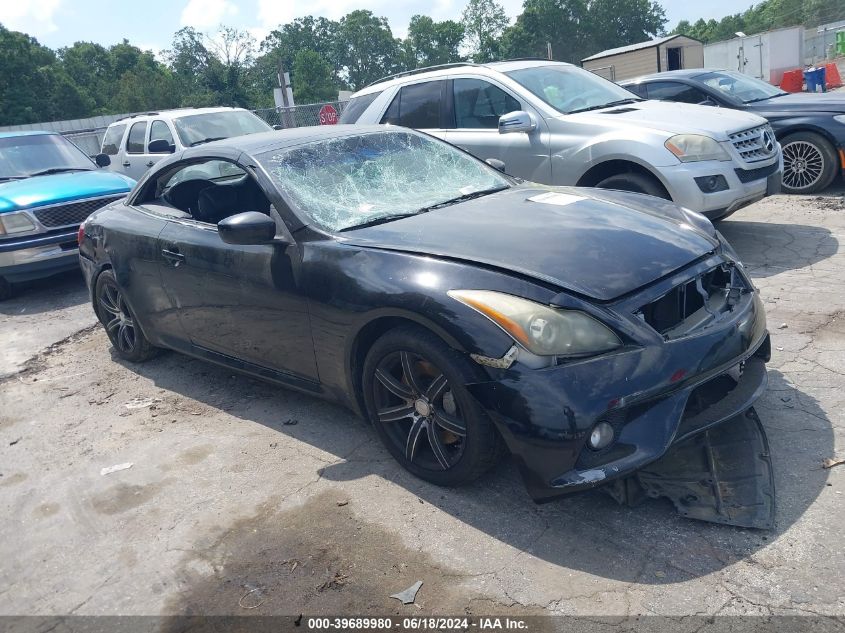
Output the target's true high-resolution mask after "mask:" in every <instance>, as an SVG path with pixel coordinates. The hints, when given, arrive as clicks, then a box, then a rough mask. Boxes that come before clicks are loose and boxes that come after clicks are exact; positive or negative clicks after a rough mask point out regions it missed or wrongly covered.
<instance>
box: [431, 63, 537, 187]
mask: <svg viewBox="0 0 845 633" xmlns="http://www.w3.org/2000/svg"><path fill="white" fill-rule="evenodd" d="M517 110H522V111H527V112H530V113H531V114H533V115H534V120H535V122H536V123H537V127H536V128H535V129H534V130H533V131H531V132H528V133H525V132H517V133H512V134H500V133H499V117H500V116H502V115H503V114H508V113H509V112H515V111H517ZM447 117H448V119H449V123H448V129H447V130H446V136H445V138H446V140H447V141H448V142H450V143H452V144H453V145H457V146H458V147H461V148H463V149H465V150H467V151H468V152H470V153H471V154H473V155H475V156H477V157H478V158H480V159H482V160H487V159H489V158H495V159H497V160H501V161H502V162H504V163H505V171H506V172H507V173H508V174H511V175H512V176H519V177H520V178H525V179H527V180H530V181H532V182H550V181H551V174H552V168H551V161H550V158H549V157H550V147H549V141H548V134H547V133H546V123H545V121H544V120H543V118H542V117H541V116H539V114H538V113H536V112H535V111H534V110H533V108H531V107H530V106H529V105H528V104H525V103H523V102H521V101H520V100H519V99H518V98H517V97H515V96H514V95H513V94H512V93H511V92H510V91H508V90H506V89H505V88H504V87H502V86H500V85H497V84H495V83H493V82H491V81H488V80H487V79H481V78H476V77H459V78H456V79H454V80H451V81H449V86H448V97H447Z"/></svg>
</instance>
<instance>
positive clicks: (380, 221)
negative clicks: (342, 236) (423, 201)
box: [340, 211, 420, 233]
mask: <svg viewBox="0 0 845 633" xmlns="http://www.w3.org/2000/svg"><path fill="white" fill-rule="evenodd" d="M419 213H420V212H419V211H414V212H413V213H396V214H395V215H382V216H380V217H377V218H373V219H372V220H367V221H366V222H362V223H361V224H353V225H352V226H345V227H343V228H342V229H340V232H341V233H343V232H344V231H354V230H355V229H365V228H367V227H368V226H377V225H379V224H386V223H387V222H393V220H401V219H402V218H409V217H411V216H412V215H418V214H419Z"/></svg>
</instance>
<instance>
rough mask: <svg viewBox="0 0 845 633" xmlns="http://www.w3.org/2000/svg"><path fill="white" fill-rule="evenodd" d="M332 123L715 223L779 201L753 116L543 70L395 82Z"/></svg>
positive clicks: (443, 74) (497, 69) (776, 160)
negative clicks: (420, 137) (444, 148)
mask: <svg viewBox="0 0 845 633" xmlns="http://www.w3.org/2000/svg"><path fill="white" fill-rule="evenodd" d="M340 123H360V124H371V123H386V124H396V125H402V126H405V127H412V128H416V129H419V130H423V131H425V132H428V133H429V134H432V135H434V136H437V137H439V138H441V139H444V140H446V141H448V142H449V143H452V144H454V145H457V146H459V147H462V148H464V149H465V150H467V151H469V152H471V153H472V154H475V155H476V156H478V157H479V158H481V159H483V160H488V161H490V160H491V159H495V161H501V162H503V163H504V164H505V170H506V171H507V172H508V173H509V174H511V175H514V176H519V177H522V178H525V179H527V180H531V181H533V182H539V183H545V184H553V185H578V186H586V187H603V188H608V189H622V190H626V191H635V192H639V193H647V194H651V195H655V196H660V197H663V198H668V199H671V200H673V201H674V202H675V203H677V204H679V205H682V206H684V207H687V208H689V209H693V210H694V211H698V212H700V213H703V214H704V215H706V216H708V217H709V218H711V219H718V218H722V217H726V216H727V215H729V214H730V213H733V212H734V211H736V210H737V209H739V208H741V207H743V206H745V205H748V204H751V203H752V202H755V201H757V200H759V199H760V198H762V197H764V196H766V195H768V194H771V193H777V192H778V191H779V190H780V179H781V175H782V172H783V157H782V155H781V150H780V145H778V143H777V141H776V140H775V137H774V134H773V133H772V130H771V127H770V126H769V124H768V123H767V122H766V120H765V119H762V118H760V117H759V116H756V115H753V114H748V113H744V112H737V111H735V110H728V109H726V108H711V107H707V106H697V105H689V104H684V103H667V102H661V101H644V100H642V99H641V98H640V97H638V96H637V95H635V94H633V93H631V92H628V91H627V90H625V89H624V88H621V87H620V86H617V85H616V84H614V83H611V82H609V81H607V80H605V79H603V78H601V77H599V76H597V75H594V74H593V73H591V72H588V71H586V70H583V69H581V68H578V67H576V66H572V65H571V64H564V63H560V62H550V61H545V60H528V61H526V60H520V61H509V62H496V63H491V64H470V63H462V64H448V65H445V66H440V67H432V68H429V69H421V70H417V71H411V72H408V73H400V74H399V75H394V76H392V77H388V78H386V79H382V80H380V81H377V82H376V83H374V84H372V85H370V86H367V87H366V88H364V89H363V90H360V91H358V92H357V93H355V94H354V95H352V99H351V100H350V102H349V104H348V105H347V106H346V108H345V109H344V111H343V115H342V116H341V117H340ZM495 161H494V162H495ZM497 164H498V163H497Z"/></svg>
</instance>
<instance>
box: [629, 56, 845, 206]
mask: <svg viewBox="0 0 845 633" xmlns="http://www.w3.org/2000/svg"><path fill="white" fill-rule="evenodd" d="M621 85H622V86H624V87H625V88H627V89H628V90H630V91H631V92H635V93H637V94H638V95H639V96H641V97H643V98H645V99H660V100H662V101H680V102H683V103H698V104H703V105H709V106H718V107H723V108H731V109H733V110H741V111H744V112H751V113H753V114H757V115H760V116H762V117H764V118H766V119H768V121H769V123H770V124H771V126H772V129H773V130H774V133H775V136H776V137H777V139H778V141H780V144H781V146H782V147H783V189H784V191H786V192H787V193H804V194H808V193H816V192H818V191H821V190H822V189H825V188H827V187H828V186H829V185H830V184H831V183H832V182H833V181H834V180H835V179H836V177H837V176H839V175H841V174H843V173H845V94H842V93H836V92H828V93H822V94H810V93H797V94H790V93H788V92H784V91H783V90H781V89H780V88H778V87H776V86H772V85H771V84H769V83H766V82H765V81H762V80H760V79H756V78H754V77H749V76H748V75H743V74H742V73H738V72H734V71H731V70H703V69H701V68H698V69H695V70H676V71H671V72H664V73H657V74H654V75H647V76H645V77H640V78H638V79H631V80H629V81H624V82H621Z"/></svg>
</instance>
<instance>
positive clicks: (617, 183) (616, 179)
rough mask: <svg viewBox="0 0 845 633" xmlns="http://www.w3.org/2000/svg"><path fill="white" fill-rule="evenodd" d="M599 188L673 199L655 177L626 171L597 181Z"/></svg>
mask: <svg viewBox="0 0 845 633" xmlns="http://www.w3.org/2000/svg"><path fill="white" fill-rule="evenodd" d="M596 187H597V188H599V189H616V190H618V191H631V192H633V193H644V194H647V195H649V196H654V197H655V198H663V199H664V200H671V197H670V196H669V194H668V193H667V192H666V189H664V188H663V185H661V184H660V183H659V182H658V181H657V180H656V179H655V178H652V177H651V176H645V175H643V174H634V173H624V174H616V175H614V176H609V177H607V178H605V179H604V180H602V181H600V182H598V183H596Z"/></svg>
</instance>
